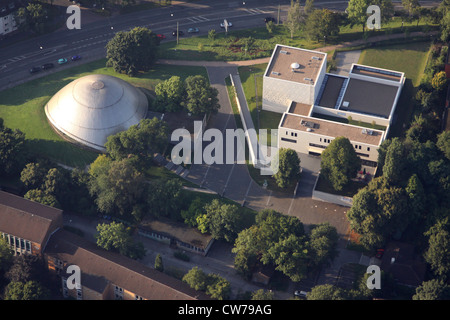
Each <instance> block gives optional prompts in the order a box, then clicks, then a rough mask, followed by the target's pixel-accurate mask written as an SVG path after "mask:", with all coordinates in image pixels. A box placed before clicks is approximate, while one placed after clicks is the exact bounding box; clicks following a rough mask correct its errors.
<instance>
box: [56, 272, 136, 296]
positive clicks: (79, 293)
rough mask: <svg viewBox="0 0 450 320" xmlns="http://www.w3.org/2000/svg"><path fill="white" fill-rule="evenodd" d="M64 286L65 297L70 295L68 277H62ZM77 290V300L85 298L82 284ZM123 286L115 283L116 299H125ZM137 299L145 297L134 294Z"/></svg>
mask: <svg viewBox="0 0 450 320" xmlns="http://www.w3.org/2000/svg"><path fill="white" fill-rule="evenodd" d="M62 287H63V296H64V298H68V297H69V288H68V287H67V278H65V277H62ZM76 290H77V300H83V290H82V287H81V286H80V287H79V288H77V289H76ZM123 291H124V290H123V288H121V287H119V286H116V285H114V298H115V299H116V300H123ZM134 298H135V300H143V298H142V297H141V296H139V295H137V294H135V295H134Z"/></svg>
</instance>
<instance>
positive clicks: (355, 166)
mask: <svg viewBox="0 0 450 320" xmlns="http://www.w3.org/2000/svg"><path fill="white" fill-rule="evenodd" d="M321 158H322V161H321V175H322V176H323V177H324V178H325V179H326V180H328V181H329V182H330V183H331V185H332V186H333V188H334V189H335V190H338V191H339V190H342V189H343V188H344V187H345V186H346V185H348V184H349V183H350V180H351V179H352V178H353V177H355V176H356V174H357V172H358V170H359V169H360V168H361V159H360V158H359V157H358V155H357V154H356V152H355V149H354V148H353V145H352V144H351V143H350V140H348V139H347V138H345V137H337V138H336V139H334V140H333V141H331V143H330V144H329V145H328V147H327V148H326V149H325V150H324V151H323V152H322V156H321Z"/></svg>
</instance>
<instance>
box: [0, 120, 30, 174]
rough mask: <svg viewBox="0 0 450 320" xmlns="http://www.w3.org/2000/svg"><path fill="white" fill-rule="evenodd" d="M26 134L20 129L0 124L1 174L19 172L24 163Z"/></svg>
mask: <svg viewBox="0 0 450 320" xmlns="http://www.w3.org/2000/svg"><path fill="white" fill-rule="evenodd" d="M24 143H25V134H24V133H22V132H21V131H20V130H17V129H16V130H11V129H10V128H7V127H4V126H3V119H2V122H1V126H0V176H13V175H15V174H17V173H19V172H20V171H21V170H22V168H23V165H24V159H25V154H24Z"/></svg>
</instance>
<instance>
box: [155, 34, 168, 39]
mask: <svg viewBox="0 0 450 320" xmlns="http://www.w3.org/2000/svg"><path fill="white" fill-rule="evenodd" d="M156 37H158V39H159V40H164V39H165V38H166V36H165V35H163V34H160V33H159V34H157V35H156Z"/></svg>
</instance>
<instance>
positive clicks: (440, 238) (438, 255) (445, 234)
mask: <svg viewBox="0 0 450 320" xmlns="http://www.w3.org/2000/svg"><path fill="white" fill-rule="evenodd" d="M425 236H427V237H428V249H427V250H426V252H425V254H424V258H425V261H426V262H427V263H429V264H430V266H431V270H432V271H433V272H434V273H435V274H436V275H437V276H439V277H446V276H448V275H450V255H449V254H448V248H450V233H449V220H448V217H446V218H445V219H442V220H439V221H437V222H436V224H435V225H434V226H432V227H431V228H430V229H429V230H428V231H427V232H425Z"/></svg>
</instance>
